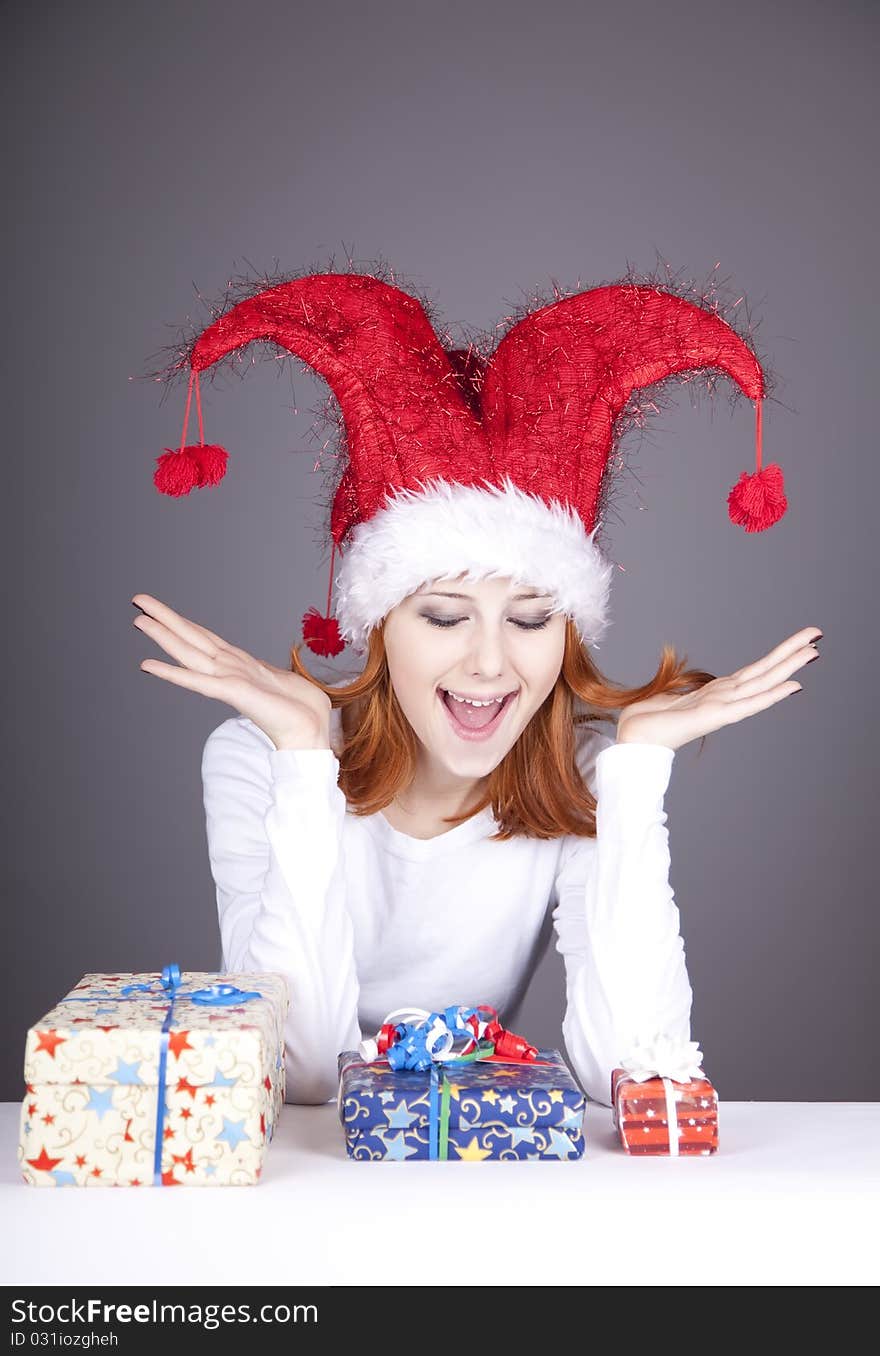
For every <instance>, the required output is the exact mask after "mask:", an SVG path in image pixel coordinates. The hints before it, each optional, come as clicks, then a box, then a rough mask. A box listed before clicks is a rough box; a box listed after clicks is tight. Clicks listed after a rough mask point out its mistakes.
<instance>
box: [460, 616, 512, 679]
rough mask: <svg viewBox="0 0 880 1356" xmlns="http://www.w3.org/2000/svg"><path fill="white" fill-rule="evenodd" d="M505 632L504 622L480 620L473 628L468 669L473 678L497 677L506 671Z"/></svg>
mask: <svg viewBox="0 0 880 1356" xmlns="http://www.w3.org/2000/svg"><path fill="white" fill-rule="evenodd" d="M504 642H505V632H504V623H503V622H489V621H480V622H478V623H477V625H476V626H475V627H474V629H473V634H472V642H471V647H470V652H469V654H468V657H467V663H468V671H469V673H470V675H471V677H472V678H485V679H495V678H498V677H499V675H501V674H502V673H504V671H505V668H506V667H507V666H506V662H505V643H504Z"/></svg>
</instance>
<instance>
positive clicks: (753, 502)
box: [727, 465, 788, 532]
mask: <svg viewBox="0 0 880 1356" xmlns="http://www.w3.org/2000/svg"><path fill="white" fill-rule="evenodd" d="M787 508H788V500H787V499H786V497H785V485H784V483H783V480H782V468H781V467H780V466H775V465H774V466H765V467H764V468H763V469H762V470H760V471H753V472H752V474H751V475H750V474H749V473H748V471H743V473H742V475H741V476H740V478H739V480H738V481H737V482H736V484H735V485H734V486H733V489H732V490H731V491H730V494H729V495H728V496H727V512H728V514H729V516H730V521H731V522H732V523H735V524H736V526H737V527H744V528H745V530H746V531H747V532H763V531H764V529H765V528H768V527H772V526H773V524H774V523H778V522H779V519H780V518H781V517H782V515H783V514H784V513H785V510H786V509H787Z"/></svg>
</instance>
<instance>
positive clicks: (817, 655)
mask: <svg viewBox="0 0 880 1356" xmlns="http://www.w3.org/2000/svg"><path fill="white" fill-rule="evenodd" d="M821 658H822V656H821V654H814V655H813V657H812V659H808V660H807V663H808V664H812V663H814V662H815V660H817V659H821Z"/></svg>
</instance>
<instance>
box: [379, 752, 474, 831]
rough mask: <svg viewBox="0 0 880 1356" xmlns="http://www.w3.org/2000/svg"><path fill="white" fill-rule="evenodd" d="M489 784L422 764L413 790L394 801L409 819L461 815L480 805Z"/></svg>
mask: <svg viewBox="0 0 880 1356" xmlns="http://www.w3.org/2000/svg"><path fill="white" fill-rule="evenodd" d="M487 782H488V778H487V777H480V778H472V777H471V778H469V777H456V776H455V775H454V774H452V773H450V772H449V771H448V769H446V768H444V767H443V766H442V765H441V766H437V765H434V766H433V767H432V766H430V765H426V764H425V763H424V762H422V761H421V760H420V761H419V763H418V765H417V767H416V771H415V775H414V776H413V779H412V781H411V782H410V784H409V786H408V787H407V788H406V790H405V791H404V792H403V793H402V795H399V796H395V798H394V799H395V803H396V804H397V806H398V807H399V808H400V810H401V811H402V812H403V813H404V814H407V815H424V814H425V813H428V812H429V813H431V814H435V815H438V816H440V817H445V816H447V815H460V814H464V813H465V811H466V810H468V809H469V808H470V807H471V806H472V805H475V804H476V803H477V801H478V800H479V799H480V797H481V796H482V795H483V793H484V791H485V789H486V784H487Z"/></svg>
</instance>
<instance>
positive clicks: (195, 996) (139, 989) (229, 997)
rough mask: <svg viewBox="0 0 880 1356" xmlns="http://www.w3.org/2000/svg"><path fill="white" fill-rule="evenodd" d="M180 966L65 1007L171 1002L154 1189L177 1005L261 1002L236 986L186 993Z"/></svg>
mask: <svg viewBox="0 0 880 1356" xmlns="http://www.w3.org/2000/svg"><path fill="white" fill-rule="evenodd" d="M182 982H183V981H182V978H181V974H180V966H179V965H178V964H177V962H176V961H172V962H171V964H170V965H166V966H165V967H164V968H163V970H162V974H161V976H160V980H159V984H158V985H155V984H125V985H123V987H122V989H121V990H120V992H119V993H118V994H101V995H100V996H99V997H97V998H96V997H94V996H92V997H88V998H86V997H68V998H65V999H63V1002H65V1003H137V1002H142V1001H143V995H144V994H147V995H150V994H153V995H155V996H157V997H160V998H167V999H168V1011H167V1012H166V1014H165V1020H164V1022H163V1023H162V1031H161V1034H160V1037H159V1074H158V1085H157V1089H156V1147H155V1152H154V1154H153V1185H154V1186H164V1182H163V1181H162V1145H163V1143H164V1139H165V1110H166V1108H165V1083H166V1071H167V1067H168V1038H169V1035H170V1033H171V1026H172V1019H173V1017H174V1005H175V1003H177V1002H179V1001H180V1000H181V999H186V1000H188V1001H189V1002H191V1003H200V1004H203V1005H205V1006H210V1007H214V1006H217V1007H229V1006H230V1005H232V1004H238V1003H247V1002H249V1001H250V1000H251V999H252V998H262V997H263V995H262V994H261V993H260V992H259V990H258V989H251V990H248V991H245V990H244V989H239V988H236V986H235V985H234V984H212V985H211V986H210V987H209V988H207V989H183V988H181V984H182Z"/></svg>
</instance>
